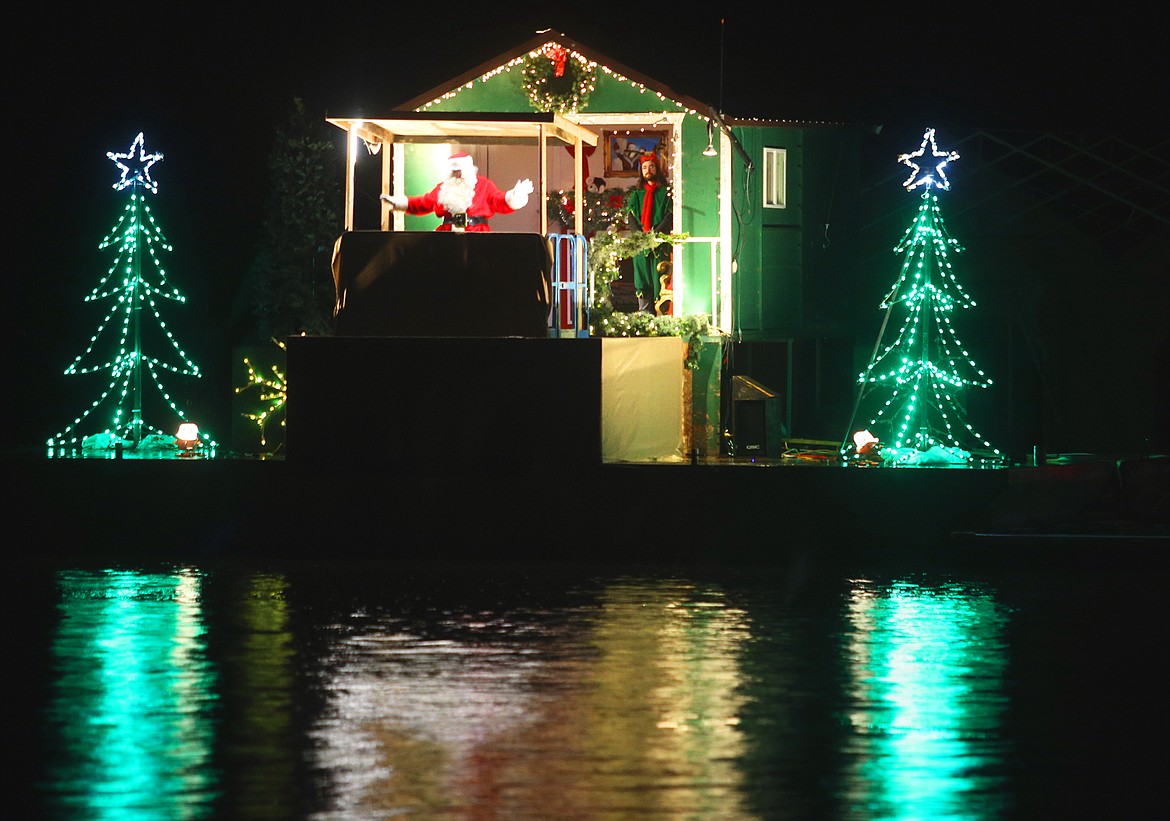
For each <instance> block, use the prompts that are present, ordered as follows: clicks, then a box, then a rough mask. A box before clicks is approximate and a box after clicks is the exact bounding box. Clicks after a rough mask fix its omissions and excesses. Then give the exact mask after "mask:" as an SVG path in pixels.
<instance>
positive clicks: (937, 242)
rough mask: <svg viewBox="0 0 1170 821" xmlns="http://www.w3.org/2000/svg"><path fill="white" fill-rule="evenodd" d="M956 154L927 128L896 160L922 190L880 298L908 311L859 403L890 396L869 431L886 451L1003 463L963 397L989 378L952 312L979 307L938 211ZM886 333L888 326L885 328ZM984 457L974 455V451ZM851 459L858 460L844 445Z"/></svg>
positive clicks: (881, 349) (868, 370) (870, 372)
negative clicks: (898, 264)
mask: <svg viewBox="0 0 1170 821" xmlns="http://www.w3.org/2000/svg"><path fill="white" fill-rule="evenodd" d="M958 158H959V155H958V154H957V153H956V152H954V151H939V149H938V147H937V145H936V143H935V132H934V129H927V130H926V132H925V134H924V135H923V138H922V144H921V146H920V147H919V149H918V150H917V151H915V152H912V153H909V154H903V155H902V156H901V157H899V158H898V159H899V161H900V162H902V163H903V164H904V165H907V166H908V167H910V168H911V169H913V170H912V173H911V175H910V177H909V178H907V180H906V181H905V182H904V183H903V186H904V187H905V188H906V190H908V191H912V190H914V189H915V188H921V189H922V195H921V202H920V204H919V207H918V211H917V213H916V215H915V217H914V220H913V221H912V222H911V224H910V226H909V227H908V228H907V229H906V231H905V233H904V234H903V235H902V238H901V240H899V242H898V243H897V245H895V246H894V249H893V250H894V253H896V254H901V255H902V257H903V261H902V268H901V271H900V273H899V276H898V278H897V280H896V281H895V282H894V284H893V285H892V286H891V288H890V290H889V291H888V292H887V293H886V295H885V296H884V297H883V298H882V301H881V305H880V307H881V309H882V310H884V311H887V314H889V313H890V312H892V311H894V310H895V309H898V310H902V311H904V318H903V321H902V324H901V326H900V327H899V328H897V330H896V331H895V332H894V338H893V341H892V342H889V343H888V344H886V345H884V346H882V345H881V340H880V339H879V344H878V346H876V347H875V354H874V356H873V358H872V359H871V360H870V362H869V364H868V365H867V366H866V367H865V370H863V371H862V372H861V373H860V374H859V375H858V382H859V383H860V384H861V385H862V389H861V390H862V395H861V397H860V399H859V405H860V404H861V401H862V400H864V399H866V398H867V397H866V395H867V394H868V393H870V392H873V391H880V392H882V393H884V394H885V399H884V401H882V402H881V403H880V405H879V406H878V408H877V410H876V412H874V413H873V415H872V416H871V417H870V419H869V423H868V428H869V430H870V432H871V433H872V434H874V435H876V436H877V438H878V440H879V441H880V442H881V443H882V445H883V446H884V448H885V449H883V450H882V454H883V458H885V456H886V454H887V453H889V454H902V453H904V452H917V453H921V452H925V451H929V450H931V449H939V450H941V451H943V452H944V453H945V454H947V455H949V456H950V457H952V459H953V461H954V462H956V463H957V462H962V463H966V464H974V463H988V464H998V463H999V462H1002V457H1003V455H1002V454H1001V453H1000V451H999V450H998V449H996V448H995V447H993V446H992V445H991V443H990V442H989V441H988V440H987V439H986V438H985V437H984V436H983V434H981V433H979V432H978V431H977V430H976V429H975V428H974V427H973V426H972V425H971V424H970V422H968V421H967V419H966V413H965V409H964V406H963V403H962V402H961V399H960V395H961V393H962V392H963V391H965V390H966V389H968V388H988V387H990V386H991V385H992V380H991V379H990V378H988V377H987V374H985V373H984V372H983V370H982V369H981V368H980V367H979V366H978V365H977V364H976V363H975V360H974V359H973V358H972V357H971V355H970V353H969V352H968V351H967V348H966V346H965V345H964V344H963V343H962V341H960V339H959V336H958V334H957V333H956V332H955V329H954V326H953V325H952V324H951V315H952V314H953V313H954V310H955V309H956V308H974V307H975V306H976V302H975V300H974V299H972V298H971V296H970V295H969V294H968V293H967V292H966V290H964V288H963V286H962V285H961V284H960V283H959V281H958V279H956V277H955V273H954V268H953V265H952V263H951V256H952V255H957V254H960V253H962V252H963V250H964V249H963V247H962V245H960V244H959V242H958V241H957V240H955V239H954V238H953V237H951V236H950V235H949V233H948V232H947V228H946V225H945V223H944V221H943V218H942V212H941V210H940V209H939V203H938V196H937V194H936V193H935V191H937V190H943V191H946V190H949V189H950V181H949V180H948V179H947V176H946V173H945V168H946V166H947V164H948V163H950V162H953V161H954V160H957V159H958ZM883 330H884V326H883ZM975 449H978V450H981V451H983V453H984V454H985V455H983V456H973V455H972V454H971V453H970V451H971V450H975ZM841 454H842V456H843V457H844V458H845V459H846V461H848V460H850V459H857V458H860V457H859V454H858V453H857V452H856V451H854V450H853V449H852V447H851V443H845V444H844V445H843V446H842V449H841Z"/></svg>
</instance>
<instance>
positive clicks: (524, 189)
mask: <svg viewBox="0 0 1170 821" xmlns="http://www.w3.org/2000/svg"><path fill="white" fill-rule="evenodd" d="M531 193H532V180H519V181H517V182H516V184H515V185H513V186H512V190H511V191H509V192H508V193H507V194H505V195H504V202H506V203H508V207H509V208H511V209H512V210H513V211H519V210H520V209H521V208H523V207H524V206H525V205H527V204H528V195H529V194H531Z"/></svg>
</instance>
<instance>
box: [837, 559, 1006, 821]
mask: <svg viewBox="0 0 1170 821" xmlns="http://www.w3.org/2000/svg"><path fill="white" fill-rule="evenodd" d="M847 612H848V621H849V623H850V624H851V626H852V632H851V633H850V634H849V635H848V636H847V640H846V648H845V651H846V652H845V655H846V659H847V661H848V664H849V667H850V674H851V689H852V694H851V695H852V713H851V715H850V716H849V723H850V725H851V727H852V730H853V735H852V737H851V739H850V742H849V744H848V745H847V752H848V757H847V758H848V762H849V767H848V770H849V771H848V772H847V777H846V789H845V794H846V796H847V799H848V803H849V806H850V809H851V810H853V811H856V812H864V813H866V814H872V815H876V816H880V817H882V818H943V817H947V818H995V817H1001V816H1002V813H1003V812H1004V810H1005V808H1004V807H1003V806H1002V805H1001V803H1000V802H1001V801H1002V798H1000V796H1002V794H1003V793H1002V790H1000V787H1001V786H1002V781H1003V773H1002V772H999V771H997V769H996V768H997V765H998V763H999V762H1002V760H1003V758H1004V754H1005V747H1006V742H1004V741H1003V740H1002V737H1001V735H1002V721H1003V714H1004V711H1005V710H1006V708H1007V696H1006V694H1005V692H1004V685H1005V668H1006V665H1007V653H1006V650H1005V638H1004V632H1005V628H1006V625H1007V620H1008V614H1007V612H1006V611H1005V609H1004V608H1003V607H1002V606H1001V605H1000V604H998V603H997V602H996V601H995V599H994V598H993V597H991V596H990V595H989V594H987V593H985V592H982V591H979V590H972V589H965V588H962V587H959V586H947V585H942V586H919V585H916V584H914V583H911V582H896V583H894V584H891V585H889V586H884V587H883V586H877V585H873V584H870V583H867V582H856V583H854V586H853V589H852V591H851V594H850V597H849V601H848V604H847Z"/></svg>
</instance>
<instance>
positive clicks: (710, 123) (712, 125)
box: [703, 120, 719, 157]
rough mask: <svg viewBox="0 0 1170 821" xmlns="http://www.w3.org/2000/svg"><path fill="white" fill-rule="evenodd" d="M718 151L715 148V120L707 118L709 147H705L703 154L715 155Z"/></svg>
mask: <svg viewBox="0 0 1170 821" xmlns="http://www.w3.org/2000/svg"><path fill="white" fill-rule="evenodd" d="M718 153H719V152H718V151H716V150H715V122H714V121H713V120H707V147H706V148H704V149H703V156H704V157H714V156H715V155H716V154H718Z"/></svg>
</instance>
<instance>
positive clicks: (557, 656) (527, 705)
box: [317, 582, 750, 818]
mask: <svg viewBox="0 0 1170 821" xmlns="http://www.w3.org/2000/svg"><path fill="white" fill-rule="evenodd" d="M576 616H577V618H575V619H572V620H570V621H569V622H568V623H566V624H564V625H563V626H562V627H561V628H560V630H561V632H560V634H559V635H557V636H556V641H555V644H554V643H549V642H548V641H547V638H548V637H547V636H540V635H533V636H532V637H531V638H532V641H531V642H527V643H526V642H516V641H515V640H514V638H512V639H508V640H498V639H493V633H496V632H497V631H500V630H506V629H507V628H508V627H509V626H510V625H509V624H507V623H494V624H492V623H488V624H484V623H481V622H477V621H475V620H474V619H468V618H464V617H461V616H460V615H459V614H453V615H452V617H451V619H450V620H449V623H448V625H447V627H448V628H451V629H452V630H454V632H455V634H456V635H455V636H454V637H453V638H449V639H444V640H433V639H427V638H426V637H423V636H420V635H417V634H414V633H412V632H410V631H409V630H404V629H403V625H402V624H400V623H396V622H395V621H394V620H393V619H385V620H383V621H381V622H380V623H377V624H372V625H370V626H369V627H368V628H367V629H363V630H362V631H361V632H360V633H358V634H353V635H347V636H344V637H342V638H341V639H340V640H339V642H338V644H337V646H336V648H335V652H334V656H335V659H336V667H335V676H334V678H333V684H332V685H331V686H330V689H329V696H330V701H331V704H330V706H329V708H328V710H327V712H326V716H327V718H326V719H325V720H324V721H322V722H321V723H320V725H319V727H318V730H317V733H318V738H319V742H320V748H319V749H320V755H319V764H320V766H321V767H323V768H324V769H325V770H327V771H329V772H330V773H331V781H332V783H333V785H334V789H333V796H334V806H333V807H332V808H331V809H330V811H329V812H326V813H325V816H328V817H353V818H360V817H369V815H372V814H373V815H376V814H384V813H390V812H403V811H407V810H412V811H423V812H424V816H425V815H426V814H427V813H437V812H440V813H452V814H460V813H462V812H467V811H469V808H472V807H474V808H475V813H474V814H475V816H476V817H499V818H509V817H518V816H520V815H522V816H523V817H525V818H564V817H572V816H581V817H590V818H605V817H615V818H616V817H627V818H637V817H648V816H654V815H659V816H662V815H666V816H675V817H684V816H689V815H691V814H698V815H700V816H707V817H726V818H736V817H738V818H745V817H749V816H750V813H748V812H746V811H745V810H744V809H743V808H742V807H741V806H739V800H740V799H739V796H740V794H741V792H740V790H739V789H738V788H737V783H736V782H737V778H738V776H737V771H736V768H735V764H734V760H735V758H736V756H737V755H738V754H739V753H740V751H741V746H742V738H741V734H740V730H739V727H738V711H739V707H740V704H741V696H739V695H738V694H737V684H738V683H739V673H738V669H739V668H738V661H739V655H740V653H741V651H742V644H743V642H744V640H745V638H746V636H747V633H746V629H745V626H744V618H743V613H742V612H740V611H738V610H737V609H735V608H733V607H730V606H728V604H727V603H726V601H724V598H723V595H722V594H721V593H720V592H719V591H717V590H710V589H707V590H699V589H696V588H695V587H693V586H689V585H685V584H673V583H670V582H656V583H638V584H622V583H616V584H613V585H611V586H609V587H607V588H606V589H605V590H604V591H602V592H601V593H600V595H599V596H598V597H597V598H596V601H595V603H594V604H592V605H591V606H589V607H585V608H582V609H581V611H580V612H579V613H577V614H576Z"/></svg>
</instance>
